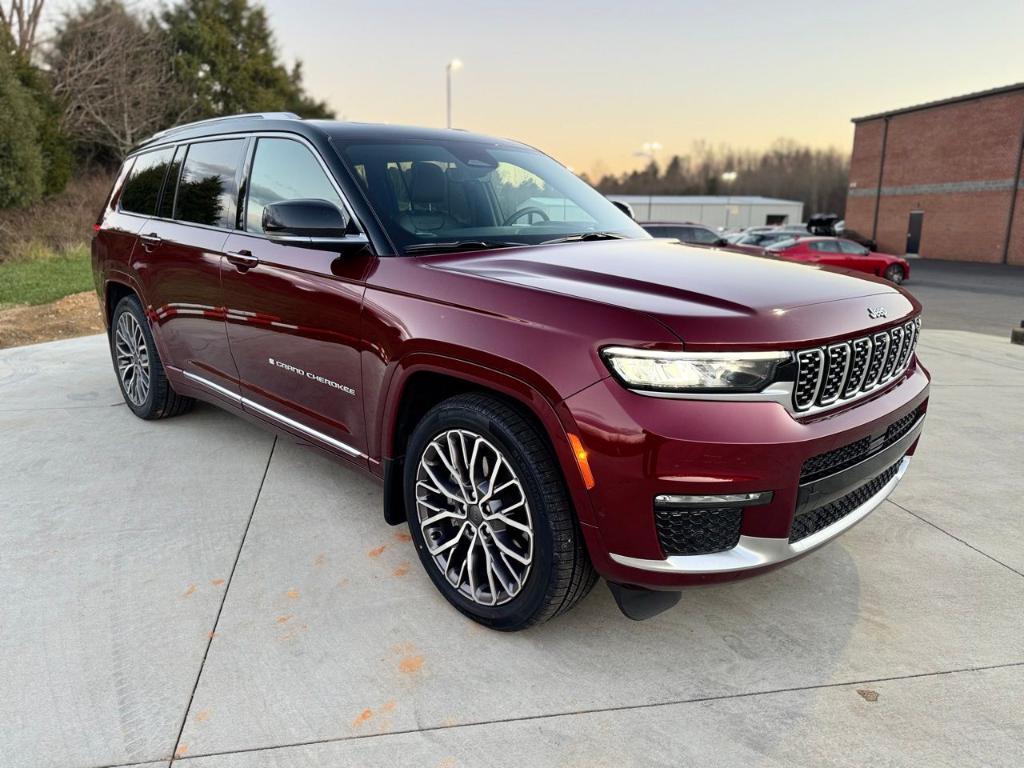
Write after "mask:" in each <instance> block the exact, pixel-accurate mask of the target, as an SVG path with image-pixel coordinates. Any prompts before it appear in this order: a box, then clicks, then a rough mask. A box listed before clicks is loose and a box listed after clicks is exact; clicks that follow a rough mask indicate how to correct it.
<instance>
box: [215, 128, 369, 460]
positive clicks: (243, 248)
mask: <svg viewBox="0 0 1024 768" xmlns="http://www.w3.org/2000/svg"><path fill="white" fill-rule="evenodd" d="M314 152H315V150H313V149H312V148H311V147H309V146H307V145H306V144H304V143H302V142H300V141H298V140H295V139H290V138H279V137H261V138H259V139H257V142H256V146H255V149H254V151H253V154H252V169H251V171H250V174H249V181H248V184H247V191H246V192H245V193H244V197H245V198H246V199H247V203H246V210H245V212H244V217H243V221H244V229H245V231H244V232H236V233H234V234H232V235H231V236H230V237H229V238H228V241H227V243H226V245H225V259H224V263H223V272H222V285H223V289H224V305H225V310H226V318H227V333H228V340H229V343H230V346H231V353H232V356H233V357H234V360H235V363H236V364H237V366H238V373H239V379H240V383H241V394H242V397H243V398H244V400H243V406H244V407H245V408H246V410H249V411H251V412H253V413H254V414H255V415H258V416H260V417H261V418H264V419H266V420H268V421H270V422H271V423H274V424H276V425H277V426H283V427H285V428H287V429H288V430H290V431H291V432H293V433H295V434H297V435H299V436H302V437H306V438H310V439H311V440H312V441H314V442H316V443H318V444H321V445H327V446H329V447H330V448H332V449H334V450H335V451H336V452H337V453H339V454H341V455H344V456H347V457H348V458H350V459H352V460H354V461H358V462H364V461H365V458H366V457H365V453H366V437H365V432H364V427H363V410H362V392H361V381H360V371H361V368H360V352H361V345H360V325H359V320H360V311H361V309H362V301H363V293H364V290H365V286H364V277H365V274H366V271H367V269H368V268H369V266H370V263H371V257H370V256H368V255H367V254H339V253H338V252H337V251H336V250H335V251H329V250H317V249H312V248H308V247H300V246H294V245H287V244H283V243H279V242H273V241H271V240H269V239H267V237H266V236H265V234H264V232H263V226H262V221H263V209H264V208H265V207H266V206H267V205H268V204H270V203H274V202H279V201H282V200H297V199H321V200H327V201H329V202H331V203H333V204H334V205H336V206H338V208H339V209H341V210H344V205H343V204H342V200H341V196H340V194H339V193H338V191H337V188H336V187H335V185H334V184H333V182H332V181H331V179H330V177H329V175H328V173H327V171H326V169H325V168H324V166H323V164H322V163H321V162H320V160H319V158H318V157H317V156H316V155H315V154H314Z"/></svg>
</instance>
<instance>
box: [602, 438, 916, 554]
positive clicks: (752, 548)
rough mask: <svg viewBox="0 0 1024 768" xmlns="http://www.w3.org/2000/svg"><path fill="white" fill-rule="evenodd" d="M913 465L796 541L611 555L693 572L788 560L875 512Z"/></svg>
mask: <svg viewBox="0 0 1024 768" xmlns="http://www.w3.org/2000/svg"><path fill="white" fill-rule="evenodd" d="M909 466H910V457H909V456H904V457H903V460H902V461H901V462H900V466H899V469H898V470H897V471H896V476H895V477H893V479H892V480H890V481H889V482H888V483H886V484H885V486H884V487H883V488H882V489H881V490H880V491H879V492H878V493H876V494H875V495H874V496H872V497H871V498H870V499H868V500H867V501H865V502H864V503H863V504H861V505H860V506H859V507H857V508H856V509H855V510H853V511H852V512H851V513H850V514H848V515H846V517H844V518H842V519H841V520H837V521H836V522H834V523H832V525H830V526H828V527H827V528H822V529H821V530H820V531H817V532H816V533H813V534H811V535H810V536H808V537H806V538H804V539H801V540H800V541H797V542H795V543H793V544H790V543H789V539H775V538H763V537H760V536H740V541H739V543H738V544H737V545H736V546H735V547H733V548H732V549H729V550H726V551H725V552H715V553H713V554H710V555H673V556H671V557H666V558H665V559H664V560H645V559H643V558H639V557H627V556H626V555H617V554H615V553H614V552H612V553H611V558H612V560H614V561H615V562H616V563H619V564H621V565H625V566H628V567H630V568H637V569H639V570H641V571H656V572H659V573H693V574H701V573H731V572H735V571H747V570H750V569H752V568H763V567H764V566H767V565H774V564H776V563H784V562H785V561H786V560H791V559H792V558H794V557H797V556H799V555H802V554H804V553H805V552H810V551H811V550H813V549H817V548H818V547H820V546H822V545H823V544H827V543H828V542H830V541H832V539H834V538H836V537H837V536H839V535H840V534H842V533H845V532H846V531H848V530H849V529H850V528H852V527H853V526H855V525H856V524H857V523H859V522H860V521H861V520H863V519H864V518H865V517H867V516H868V515H869V514H871V513H872V512H873V511H874V510H875V508H876V507H878V506H879V505H880V504H881V503H882V502H883V501H885V500H886V498H888V496H889V494H890V493H892V492H893V490H894V489H895V488H896V486H897V485H899V482H900V480H901V479H903V475H904V474H905V473H906V471H907V467H909Z"/></svg>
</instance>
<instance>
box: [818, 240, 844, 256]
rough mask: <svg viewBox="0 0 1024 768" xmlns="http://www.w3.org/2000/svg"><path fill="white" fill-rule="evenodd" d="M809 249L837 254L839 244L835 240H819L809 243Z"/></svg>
mask: <svg viewBox="0 0 1024 768" xmlns="http://www.w3.org/2000/svg"><path fill="white" fill-rule="evenodd" d="M811 249H812V250H815V251H820V252H821V253H839V244H838V243H837V242H836V241H835V240H819V241H818V242H816V243H811Z"/></svg>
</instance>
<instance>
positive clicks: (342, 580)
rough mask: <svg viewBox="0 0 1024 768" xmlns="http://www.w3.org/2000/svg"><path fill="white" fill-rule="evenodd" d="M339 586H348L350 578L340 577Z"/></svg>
mask: <svg viewBox="0 0 1024 768" xmlns="http://www.w3.org/2000/svg"><path fill="white" fill-rule="evenodd" d="M338 586H339V587H346V586H348V579H347V578H341V579H338Z"/></svg>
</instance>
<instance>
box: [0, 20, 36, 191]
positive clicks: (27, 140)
mask: <svg viewBox="0 0 1024 768" xmlns="http://www.w3.org/2000/svg"><path fill="white" fill-rule="evenodd" d="M2 43H3V41H2V40H0V208H6V207H8V206H16V205H28V204H29V203H33V202H35V201H36V200H38V199H39V198H40V197H42V194H43V179H44V167H43V153H42V150H41V148H40V145H39V131H38V124H39V109H38V107H37V105H36V103H35V100H34V99H33V97H32V93H31V92H30V91H29V90H28V89H27V88H26V87H25V86H24V85H23V84H22V82H21V80H20V79H19V77H18V73H17V70H16V68H15V64H14V62H13V61H12V59H11V56H10V54H9V53H8V51H7V46H6V45H3V44H2Z"/></svg>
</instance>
